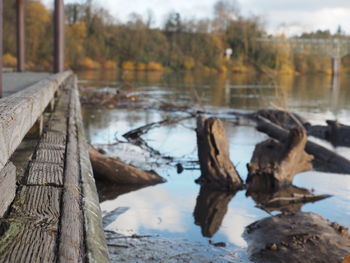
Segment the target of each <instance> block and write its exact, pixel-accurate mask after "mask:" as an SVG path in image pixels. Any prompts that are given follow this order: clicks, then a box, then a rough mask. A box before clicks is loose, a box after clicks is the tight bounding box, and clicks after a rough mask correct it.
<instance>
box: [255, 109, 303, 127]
mask: <svg viewBox="0 0 350 263" xmlns="http://www.w3.org/2000/svg"><path fill="white" fill-rule="evenodd" d="M259 117H263V118H265V119H268V120H269V121H271V122H272V123H274V124H276V125H278V126H281V127H282V128H284V129H288V130H289V129H291V128H297V127H300V126H303V127H308V126H310V124H309V123H308V122H307V121H306V120H305V119H304V118H303V117H301V116H300V115H298V114H296V113H291V112H287V111H282V110H277V109H262V110H258V111H256V112H254V113H253V114H252V116H251V118H253V119H257V118H259Z"/></svg>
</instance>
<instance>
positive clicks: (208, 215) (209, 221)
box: [193, 186, 236, 237]
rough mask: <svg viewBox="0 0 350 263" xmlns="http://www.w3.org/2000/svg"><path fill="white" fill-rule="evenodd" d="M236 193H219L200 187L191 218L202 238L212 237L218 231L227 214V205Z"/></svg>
mask: <svg viewBox="0 0 350 263" xmlns="http://www.w3.org/2000/svg"><path fill="white" fill-rule="evenodd" d="M235 195H236V192H234V193H230V192H219V191H214V190H211V189H208V188H206V187H203V186H202V187H201V188H200V191H199V195H198V197H197V203H196V207H195V208H194V212H193V216H194V221H195V224H196V225H199V226H200V227H201V229H202V235H203V236H204V237H212V236H214V234H215V233H216V232H217V231H218V230H219V228H220V226H221V224H222V221H223V219H224V217H225V215H226V213H227V209H228V204H229V202H230V201H231V199H232V198H233V197H234V196H235Z"/></svg>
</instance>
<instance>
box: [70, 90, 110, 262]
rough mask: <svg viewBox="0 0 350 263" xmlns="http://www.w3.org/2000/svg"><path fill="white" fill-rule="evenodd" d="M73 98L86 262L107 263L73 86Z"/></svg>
mask: <svg viewBox="0 0 350 263" xmlns="http://www.w3.org/2000/svg"><path fill="white" fill-rule="evenodd" d="M74 93H75V94H74V97H75V99H76V101H77V103H76V112H77V113H76V117H77V130H78V146H79V155H80V168H81V180H82V192H83V202H82V205H83V211H84V230H85V245H86V257H87V261H88V262H90V263H92V262H96V263H108V262H110V260H109V255H108V248H107V243H106V239H105V235H104V231H103V226H102V217H101V214H102V213H101V208H100V204H99V200H98V196H97V189H96V184H95V179H94V177H93V173H92V167H91V162H90V159H89V155H88V146H87V143H86V140H85V134H84V128H83V120H82V116H81V112H80V101H79V93H78V89H77V87H76V85H75V88H74Z"/></svg>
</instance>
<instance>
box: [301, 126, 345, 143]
mask: <svg viewBox="0 0 350 263" xmlns="http://www.w3.org/2000/svg"><path fill="white" fill-rule="evenodd" d="M308 134H309V135H312V136H314V137H317V138H321V139H323V140H327V141H329V142H330V143H332V145H334V146H347V147H350V126H347V125H344V124H341V123H339V122H338V121H331V120H327V126H322V125H314V126H310V127H309V128H308Z"/></svg>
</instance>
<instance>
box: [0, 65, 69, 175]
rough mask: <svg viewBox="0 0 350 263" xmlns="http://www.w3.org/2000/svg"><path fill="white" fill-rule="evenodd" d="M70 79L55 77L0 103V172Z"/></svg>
mask: <svg viewBox="0 0 350 263" xmlns="http://www.w3.org/2000/svg"><path fill="white" fill-rule="evenodd" d="M70 76H72V72H71V71H66V72H64V73H60V74H55V75H52V76H50V77H49V78H47V79H44V80H41V81H39V82H37V83H35V84H33V85H31V86H29V87H27V88H26V89H24V90H22V91H20V92H17V93H15V94H13V95H12V96H9V97H5V98H3V99H2V100H1V101H0V149H1V151H0V171H1V170H2V169H3V168H4V166H5V165H6V163H7V161H8V160H9V158H10V157H11V155H12V154H13V153H14V151H15V150H16V149H17V147H18V146H19V144H20V143H21V142H22V140H23V138H24V136H25V135H26V134H27V133H28V131H29V129H30V128H31V127H32V126H33V125H34V123H35V122H36V121H37V120H38V119H39V118H40V116H41V115H42V113H43V112H44V110H45V109H46V107H47V106H48V105H49V103H50V102H51V101H52V98H53V97H54V95H55V93H56V92H57V90H58V89H59V87H60V86H62V85H64V84H65V82H66V81H68V80H69V77H70Z"/></svg>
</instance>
